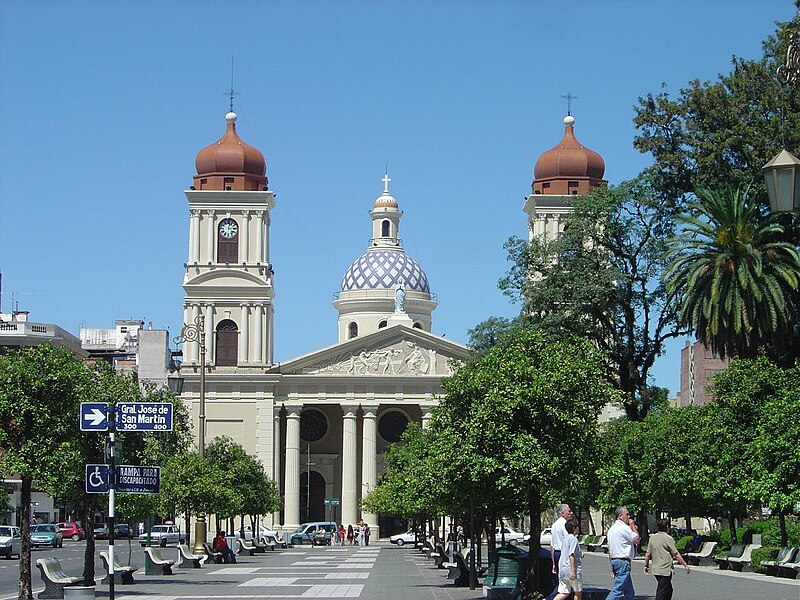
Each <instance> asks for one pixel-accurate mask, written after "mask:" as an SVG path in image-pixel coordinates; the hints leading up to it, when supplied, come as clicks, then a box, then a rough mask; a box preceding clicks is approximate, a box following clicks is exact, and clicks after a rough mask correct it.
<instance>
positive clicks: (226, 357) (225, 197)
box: [183, 112, 275, 371]
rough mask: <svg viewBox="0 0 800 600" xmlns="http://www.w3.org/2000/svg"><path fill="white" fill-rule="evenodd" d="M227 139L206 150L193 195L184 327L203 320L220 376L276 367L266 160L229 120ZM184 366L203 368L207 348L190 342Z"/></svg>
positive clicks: (271, 202)
mask: <svg viewBox="0 0 800 600" xmlns="http://www.w3.org/2000/svg"><path fill="white" fill-rule="evenodd" d="M225 120H226V122H227V127H226V130H225V134H224V135H223V136H222V137H221V138H220V139H219V140H218V141H216V142H215V143H213V144H211V145H210V146H207V147H205V148H203V149H202V150H200V152H199V153H198V154H197V158H196V159H195V166H196V167H197V175H195V176H194V185H192V186H191V188H190V189H189V190H186V199H187V200H188V201H189V256H188V260H187V262H186V264H185V265H184V267H185V274H184V278H183V289H184V291H185V292H186V295H185V297H184V304H183V312H184V315H183V320H184V323H187V324H192V323H196V322H198V318H199V317H200V316H201V315H202V316H203V323H204V327H205V340H206V363H207V364H208V365H209V366H210V367H211V368H214V369H216V370H220V369H221V370H223V371H225V370H228V369H229V368H234V369H236V368H242V367H265V366H269V365H271V364H272V359H273V313H274V310H273V299H274V297H275V291H274V288H273V275H274V272H273V269H272V265H271V264H270V262H269V224H270V211H271V210H272V209H273V208H274V206H275V195H274V194H273V193H272V192H271V191H270V190H269V188H268V186H267V183H268V179H267V176H266V173H267V166H266V162H265V161H264V155H263V154H262V153H261V152H260V151H259V150H258V149H256V148H254V147H253V146H250V145H249V144H247V143H245V142H244V141H243V140H242V139H241V138H240V137H239V134H238V133H237V131H236V113H234V112H229V113H228V114H227V115H225ZM184 352H185V356H184V361H183V362H184V364H186V365H197V364H199V361H200V352H199V342H197V341H193V342H187V343H186V345H185V349H184Z"/></svg>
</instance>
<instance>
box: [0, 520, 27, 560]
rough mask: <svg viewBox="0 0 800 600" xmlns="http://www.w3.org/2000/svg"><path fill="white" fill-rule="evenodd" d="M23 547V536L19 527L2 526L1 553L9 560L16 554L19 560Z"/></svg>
mask: <svg viewBox="0 0 800 600" xmlns="http://www.w3.org/2000/svg"><path fill="white" fill-rule="evenodd" d="M21 547H22V534H21V533H20V531H19V527H14V526H12V525H0V553H2V554H3V556H5V557H6V558H9V559H10V558H11V555H12V554H16V555H17V558H19V553H20V552H21V549H20V548H21Z"/></svg>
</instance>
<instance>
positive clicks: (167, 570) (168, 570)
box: [144, 546, 175, 575]
mask: <svg viewBox="0 0 800 600" xmlns="http://www.w3.org/2000/svg"><path fill="white" fill-rule="evenodd" d="M148 562H149V563H150V565H152V567H153V569H154V570H158V569H160V570H161V574H162V575H172V565H174V564H175V561H174V560H169V559H166V558H164V557H163V556H162V555H161V550H159V549H158V548H153V547H152V546H146V547H145V549H144V572H145V574H146V575H150V574H151V573H150V570H149V569H148V568H147V566H148Z"/></svg>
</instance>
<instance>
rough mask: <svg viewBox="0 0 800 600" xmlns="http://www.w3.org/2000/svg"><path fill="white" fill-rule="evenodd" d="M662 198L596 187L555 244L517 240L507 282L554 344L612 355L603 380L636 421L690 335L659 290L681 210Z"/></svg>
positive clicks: (644, 187) (633, 187) (632, 188)
mask: <svg viewBox="0 0 800 600" xmlns="http://www.w3.org/2000/svg"><path fill="white" fill-rule="evenodd" d="M656 195H657V194H656V192H655V190H653V188H652V185H651V182H650V181H649V180H648V179H647V178H638V179H635V180H633V181H629V182H624V183H622V184H621V185H620V186H617V187H615V186H610V187H608V188H606V187H603V186H600V187H598V188H595V190H594V191H593V192H592V193H591V194H590V195H588V196H584V197H579V198H577V199H576V201H575V203H574V210H573V212H572V213H570V214H569V215H567V216H566V217H565V219H566V224H565V230H564V232H563V233H562V234H561V235H559V236H558V237H557V238H556V239H554V240H541V239H533V240H532V241H531V242H530V243H527V242H525V241H523V240H519V239H513V238H512V239H511V240H510V241H509V242H508V243H507V244H506V249H507V251H508V253H509V260H510V261H511V263H512V267H511V269H510V270H509V272H508V274H507V275H506V277H504V278H503V279H502V280H501V281H500V288H501V289H502V290H503V291H504V292H505V293H506V294H508V295H509V296H510V297H511V298H512V299H513V300H515V301H520V302H522V303H523V310H522V314H523V315H525V316H526V321H529V322H530V323H531V324H532V326H533V327H535V328H537V329H538V330H541V331H543V332H544V333H545V334H546V335H548V336H550V337H552V338H553V339H564V337H565V336H578V337H582V338H585V339H588V340H591V341H592V342H593V343H594V344H595V345H596V346H597V347H598V348H600V349H601V350H602V351H604V352H605V353H606V355H607V357H608V362H607V365H608V368H607V369H606V372H605V375H606V379H607V380H608V381H609V382H612V383H614V385H616V386H617V388H618V389H619V390H620V391H621V392H622V394H623V401H624V405H625V410H626V414H627V416H628V418H629V419H631V420H641V419H643V418H644V417H645V416H646V415H647V413H648V411H649V410H650V406H651V403H652V401H651V398H650V386H649V384H648V378H649V375H650V370H651V368H652V366H653V363H654V362H655V360H656V358H657V357H658V356H660V355H661V354H662V353H663V352H664V342H665V341H666V340H668V339H670V338H673V337H677V336H679V335H684V334H685V333H686V331H685V330H682V329H680V328H679V327H678V325H677V316H678V305H677V302H676V299H675V297H674V295H673V294H672V293H671V292H669V291H668V290H667V289H666V286H664V285H663V284H662V275H663V273H664V270H665V269H666V258H665V250H666V241H667V239H669V238H670V237H671V236H672V235H673V232H674V222H673V215H674V207H672V206H671V205H669V204H668V203H665V202H662V201H656V199H655V198H656Z"/></svg>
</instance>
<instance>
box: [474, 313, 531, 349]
mask: <svg viewBox="0 0 800 600" xmlns="http://www.w3.org/2000/svg"><path fill="white" fill-rule="evenodd" d="M522 325H523V322H522V318H521V317H517V318H516V319H506V318H504V317H489V318H488V319H486V320H485V321H483V322H482V323H478V324H477V325H476V326H475V327H474V329H470V330H469V331H468V332H467V334H468V335H469V343H468V345H469V347H470V348H471V349H472V350H473V351H474V352H477V353H478V354H483V353H485V352H487V351H488V350H490V349H491V348H492V347H494V346H495V344H497V343H498V342H499V341H500V339H501V338H502V337H503V336H504V335H506V334H508V333H509V332H510V331H512V330H513V329H515V328H517V327H521V326H522Z"/></svg>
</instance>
